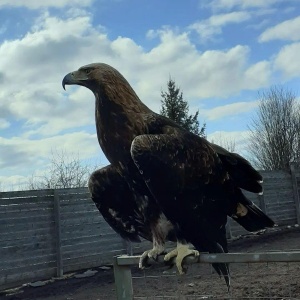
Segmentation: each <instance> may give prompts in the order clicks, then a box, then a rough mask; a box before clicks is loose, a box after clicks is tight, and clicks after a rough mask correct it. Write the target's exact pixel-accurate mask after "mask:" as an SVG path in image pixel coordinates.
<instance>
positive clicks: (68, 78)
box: [62, 73, 74, 90]
mask: <svg viewBox="0 0 300 300" xmlns="http://www.w3.org/2000/svg"><path fill="white" fill-rule="evenodd" d="M73 77H74V76H73V73H69V74H67V75H66V76H65V77H64V79H63V81H62V87H63V88H64V90H66V87H65V86H66V85H68V84H73V82H74V80H73Z"/></svg>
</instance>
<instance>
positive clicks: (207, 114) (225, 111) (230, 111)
mask: <svg viewBox="0 0 300 300" xmlns="http://www.w3.org/2000/svg"><path fill="white" fill-rule="evenodd" d="M257 105H258V103H257V101H252V102H235V103H231V104H226V105H222V106H218V107H214V108H212V109H200V110H199V114H200V116H202V117H203V118H205V120H208V121H213V120H217V119H221V118H224V117H229V116H234V115H239V114H241V113H245V112H249V111H250V110H252V109H254V108H256V107H257Z"/></svg>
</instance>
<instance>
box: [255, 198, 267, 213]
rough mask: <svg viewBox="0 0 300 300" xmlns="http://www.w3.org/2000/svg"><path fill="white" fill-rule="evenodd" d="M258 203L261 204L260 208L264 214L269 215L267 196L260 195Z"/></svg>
mask: <svg viewBox="0 0 300 300" xmlns="http://www.w3.org/2000/svg"><path fill="white" fill-rule="evenodd" d="M257 197H258V202H259V208H260V209H261V210H262V211H263V212H264V213H267V208H266V202H265V196H264V194H258V195H257Z"/></svg>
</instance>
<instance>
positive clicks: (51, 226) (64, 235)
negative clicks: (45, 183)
mask: <svg viewBox="0 0 300 300" xmlns="http://www.w3.org/2000/svg"><path fill="white" fill-rule="evenodd" d="M262 175H263V177H264V183H263V186H264V196H263V197H257V195H254V194H252V193H247V192H245V194H246V196H247V197H249V199H250V200H252V201H253V202H255V203H256V204H257V205H259V206H260V207H261V208H262V209H265V210H266V213H267V214H268V215H270V216H271V217H272V218H274V220H275V221H276V222H277V223H278V224H279V225H293V224H296V223H297V222H298V223H299V220H300V212H299V210H300V204H299V194H300V190H299V189H300V172H299V170H297V169H292V175H293V176H291V175H290V174H289V173H286V172H281V171H272V172H265V171H263V172H262ZM55 195H56V196H55ZM55 199H56V200H55ZM229 224H230V225H229V229H230V230H228V231H229V232H230V233H231V236H232V237H235V236H238V235H241V234H245V233H247V232H246V231H245V230H244V229H243V228H242V227H241V226H240V225H239V224H237V223H236V222H235V221H233V220H230V221H229ZM168 246H170V247H173V246H174V245H172V244H171V243H170V244H168ZM151 247H152V244H151V243H150V242H148V241H143V242H142V243H141V244H132V245H131V244H126V243H124V241H123V240H122V239H121V238H120V237H119V236H118V235H117V234H116V233H115V232H114V231H113V230H112V229H111V228H110V226H109V225H108V224H107V223H106V222H105V221H104V219H103V218H102V216H101V215H100V213H99V212H98V210H97V209H96V207H95V205H94V203H93V202H92V201H91V199H90V195H89V193H88V190H87V188H79V189H63V190H57V191H55V192H54V191H53V190H41V191H17V192H2V193H0V272H1V277H0V289H4V288H6V287H8V286H16V285H17V284H19V283H23V282H28V281H31V280H32V281H35V280H39V279H42V278H49V277H51V276H55V275H56V276H61V275H62V274H63V273H66V272H69V271H76V270H80V269H82V268H88V267H96V266H99V265H103V264H111V263H112V258H113V256H115V255H118V254H122V253H124V252H126V250H127V248H129V251H131V252H132V253H133V254H138V253H142V252H143V251H145V250H147V249H150V248H151Z"/></svg>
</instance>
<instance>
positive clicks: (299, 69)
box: [274, 42, 300, 79]
mask: <svg viewBox="0 0 300 300" xmlns="http://www.w3.org/2000/svg"><path fill="white" fill-rule="evenodd" d="M299 53H300V42H299V43H293V44H290V45H287V46H284V47H283V48H282V49H281V50H280V51H279V53H278V54H277V55H276V57H275V61H274V65H275V68H276V69H278V70H280V71H281V72H282V73H283V75H284V76H285V78H286V79H289V78H292V77H296V76H300V61H299Z"/></svg>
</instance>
